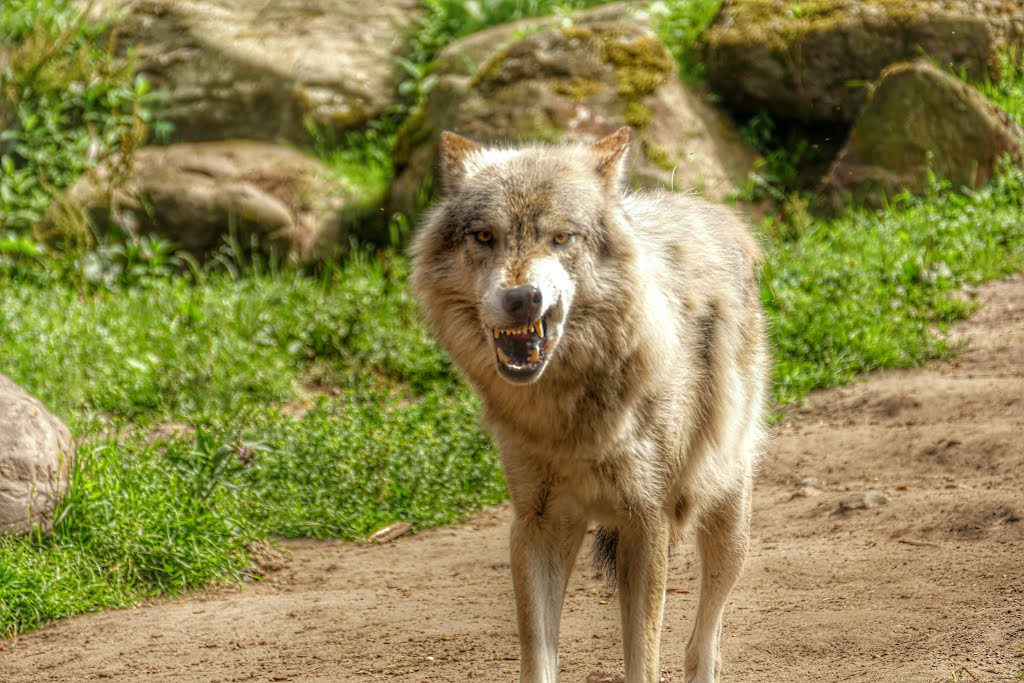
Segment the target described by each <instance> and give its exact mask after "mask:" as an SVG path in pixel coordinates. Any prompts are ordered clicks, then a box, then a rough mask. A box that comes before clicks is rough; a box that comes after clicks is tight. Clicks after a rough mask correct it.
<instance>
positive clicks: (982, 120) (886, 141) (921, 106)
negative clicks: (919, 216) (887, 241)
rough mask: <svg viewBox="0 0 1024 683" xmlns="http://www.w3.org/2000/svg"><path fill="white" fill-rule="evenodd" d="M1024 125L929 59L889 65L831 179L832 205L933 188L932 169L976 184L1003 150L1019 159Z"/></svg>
mask: <svg viewBox="0 0 1024 683" xmlns="http://www.w3.org/2000/svg"><path fill="white" fill-rule="evenodd" d="M1022 144H1024V130H1022V129H1021V127H1020V126H1019V125H1017V124H1016V123H1014V122H1013V121H1012V120H1011V119H1010V117H1009V116H1008V115H1007V114H1006V112H1004V111H1002V110H1001V109H999V107H997V106H996V105H994V104H993V103H992V102H990V101H989V100H988V99H986V98H985V96H984V95H982V94H981V93H980V92H978V90H976V89H975V88H973V87H971V86H970V85H967V84H966V83H964V82H963V81H961V80H960V79H958V78H956V77H954V76H951V75H949V74H947V73H945V72H944V71H942V70H941V69H938V68H936V67H934V66H932V65H931V64H930V63H928V62H925V61H918V62H912V63H901V64H895V65H893V66H891V67H889V68H888V69H886V70H885V71H884V72H883V73H882V76H881V78H880V79H879V81H878V83H877V84H876V85H875V86H874V87H873V88H872V89H871V92H870V96H869V98H868V101H867V104H865V106H864V109H863V110H862V111H861V113H860V116H859V117H858V118H857V120H856V122H855V123H854V125H853V129H852V130H851V132H850V136H849V138H848V139H847V141H846V144H845V145H844V146H843V149H842V150H841V151H840V153H839V156H838V158H837V159H836V161H835V162H834V163H833V165H832V167H831V169H829V172H828V174H827V175H826V176H825V179H824V193H823V196H824V198H825V203H826V205H827V206H830V207H832V208H835V207H838V206H841V205H844V204H846V203H847V202H848V201H850V199H854V200H856V201H860V202H868V203H877V202H878V201H879V200H880V199H881V197H883V196H892V195H895V194H897V193H899V192H901V191H903V190H909V191H910V192H914V193H921V192H923V191H925V190H926V189H927V186H928V177H929V172H931V173H934V174H935V176H937V177H938V178H941V179H944V180H948V181H950V182H952V183H953V185H955V186H956V187H977V186H979V185H981V184H983V183H985V182H987V181H988V180H990V179H991V178H992V176H993V174H994V173H995V172H996V171H997V170H998V167H999V163H1000V160H1001V159H1002V158H1003V157H1004V156H1009V157H1010V158H1011V159H1014V160H1017V161H1020V159H1021V158H1022V153H1024V147H1022Z"/></svg>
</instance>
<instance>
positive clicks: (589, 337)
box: [410, 128, 770, 683]
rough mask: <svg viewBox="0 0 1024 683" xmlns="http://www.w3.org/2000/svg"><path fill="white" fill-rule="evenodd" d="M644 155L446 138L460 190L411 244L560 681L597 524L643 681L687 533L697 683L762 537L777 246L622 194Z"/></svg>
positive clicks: (718, 213) (518, 579) (545, 680)
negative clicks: (755, 528) (491, 461)
mask: <svg viewBox="0 0 1024 683" xmlns="http://www.w3.org/2000/svg"><path fill="white" fill-rule="evenodd" d="M629 145H630V131H629V129H628V128H622V129H620V130H618V131H617V132H615V133H613V134H611V135H609V136H607V137H605V138H602V139H600V140H598V141H597V142H596V143H590V144H587V143H569V144H561V145H553V146H546V145H525V146H519V147H514V146H505V147H486V146H482V145H480V144H478V143H476V142H474V141H472V140H469V139H467V138H464V137H461V136H459V135H457V134H455V133H451V132H448V131H446V132H444V133H443V134H442V136H441V140H440V163H439V179H440V181H441V186H442V198H441V199H440V200H439V201H438V203H437V204H436V205H435V206H434V207H433V208H432V209H430V210H429V211H428V212H427V213H426V214H425V216H424V218H423V221H422V223H421V225H420V228H419V229H418V232H417V233H416V235H415V236H414V238H413V240H412V242H411V245H410V257H411V261H412V269H411V283H412V286H413V288H414V290H415V291H416V292H417V293H418V295H419V297H420V298H421V300H422V303H423V308H424V310H425V314H426V317H427V318H428V321H429V323H430V325H431V326H432V327H433V330H434V332H435V333H436V335H437V337H438V338H439V340H440V342H441V343H442V345H443V346H444V347H445V348H446V349H447V351H448V352H449V354H450V356H451V358H452V359H453V361H454V363H455V364H456V366H457V367H458V368H459V369H460V371H461V372H462V373H463V374H464V375H465V377H466V378H467V379H468V380H469V382H470V383H471V384H472V386H473V387H474V389H475V390H476V391H477V392H478V394H479V395H480V397H481V398H482V405H483V413H484V414H483V422H484V424H485V426H486V427H487V428H488V429H489V430H490V431H491V432H492V433H493V435H494V437H495V438H496V440H497V443H498V445H499V448H500V452H501V462H502V467H503V469H504V472H505V476H506V480H507V483H508V490H509V495H510V497H511V502H512V509H513V520H512V529H511V539H510V551H511V573H512V583H513V588H514V592H515V603H516V615H517V622H518V629H519V639H520V680H521V681H522V682H523V683H551V682H554V681H556V679H557V677H558V652H557V647H558V631H559V622H560V619H561V611H562V602H563V599H564V596H565V590H566V586H567V582H568V580H569V576H570V573H571V570H572V568H573V564H574V562H575V559H576V556H577V554H578V552H579V549H580V546H581V544H582V541H583V539H584V537H585V535H586V534H587V531H588V528H589V527H590V525H591V524H594V525H596V531H595V532H594V549H593V552H594V555H595V559H597V560H598V561H599V562H600V563H601V564H603V565H605V566H606V568H607V569H608V571H609V573H610V578H611V579H612V580H613V581H614V582H615V585H616V588H617V592H618V595H619V601H620V612H621V619H622V637H623V650H624V665H625V679H626V681H627V682H628V683H656V682H657V681H658V680H659V676H660V671H661V669H660V664H659V656H660V653H659V648H660V640H661V624H662V616H663V611H664V603H665V582H666V573H667V569H668V560H669V555H668V553H669V549H670V546H671V545H672V544H673V543H674V542H675V541H677V540H678V539H679V537H680V535H681V533H682V531H683V530H684V529H685V528H686V527H687V526H688V525H692V526H693V527H694V528H695V537H696V546H697V548H698V551H699V555H700V558H701V584H700V585H701V588H700V599H699V603H698V606H697V612H696V617H695V621H694V626H693V631H692V634H691V636H690V639H689V642H688V644H687V645H686V650H685V667H684V668H685V680H686V681H688V682H694V683H711V682H712V681H718V680H719V679H720V667H721V659H720V654H719V641H720V637H721V629H722V615H723V609H724V605H725V601H726V598H727V597H728V595H729V593H730V591H731V589H732V587H733V585H734V584H735V582H736V580H737V578H738V576H739V575H740V572H741V570H742V567H743V564H744V562H745V559H746V554H747V548H748V545H749V524H750V507H751V483H752V478H753V472H754V467H755V463H756V460H757V458H758V454H759V452H760V450H761V448H762V441H763V433H764V428H763V416H762V413H763V408H764V404H765V401H766V386H767V384H768V374H769V363H770V361H769V353H768V348H767V342H766V339H765V322H764V315H763V310H762V306H761V300H760V296H759V290H758V284H757V274H758V265H759V261H760V258H761V256H760V249H759V245H758V243H757V241H756V239H755V238H754V237H753V236H752V235H751V234H750V232H749V231H748V230H747V229H746V227H745V225H744V222H743V221H742V220H741V219H740V218H739V217H738V216H737V215H736V214H735V213H734V212H733V211H732V210H730V209H729V208H727V207H724V206H718V205H713V204H710V203H708V202H705V201H703V200H702V199H700V198H698V197H696V196H691V195H687V194H681V193H671V192H663V191H662V192H649V193H634V192H627V191H625V189H624V187H623V185H624V175H625V171H626V160H627V156H628V154H627V151H628V148H629Z"/></svg>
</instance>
